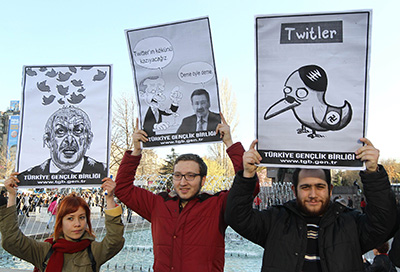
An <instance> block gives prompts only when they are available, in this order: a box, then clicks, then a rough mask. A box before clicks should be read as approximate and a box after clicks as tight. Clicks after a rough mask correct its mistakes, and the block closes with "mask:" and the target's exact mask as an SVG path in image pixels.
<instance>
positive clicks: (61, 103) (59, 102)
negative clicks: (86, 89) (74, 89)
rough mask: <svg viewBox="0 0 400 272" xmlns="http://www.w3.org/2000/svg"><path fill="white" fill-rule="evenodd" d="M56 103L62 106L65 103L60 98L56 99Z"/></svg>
mask: <svg viewBox="0 0 400 272" xmlns="http://www.w3.org/2000/svg"><path fill="white" fill-rule="evenodd" d="M57 102H58V104H60V105H64V104H65V101H64V99H62V98H60V99H58V100H57Z"/></svg>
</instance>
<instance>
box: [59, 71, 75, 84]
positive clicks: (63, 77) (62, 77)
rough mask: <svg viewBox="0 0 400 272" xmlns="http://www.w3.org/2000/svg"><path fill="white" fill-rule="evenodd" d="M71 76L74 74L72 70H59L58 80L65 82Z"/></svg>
mask: <svg viewBox="0 0 400 272" xmlns="http://www.w3.org/2000/svg"><path fill="white" fill-rule="evenodd" d="M71 76H72V74H71V73H70V72H65V73H63V72H59V73H58V78H57V80H58V81H61V82H64V81H67V80H68V79H69V78H70V77H71Z"/></svg>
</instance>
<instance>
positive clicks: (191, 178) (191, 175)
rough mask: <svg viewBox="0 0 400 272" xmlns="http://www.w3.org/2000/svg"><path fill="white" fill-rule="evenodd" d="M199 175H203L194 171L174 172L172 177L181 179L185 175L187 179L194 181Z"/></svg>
mask: <svg viewBox="0 0 400 272" xmlns="http://www.w3.org/2000/svg"><path fill="white" fill-rule="evenodd" d="M197 176H201V175H200V174H194V173H187V174H184V175H183V174H181V173H173V174H172V177H173V179H174V180H181V179H182V177H185V179H186V180H187V181H192V180H194V179H195V178H196V177H197Z"/></svg>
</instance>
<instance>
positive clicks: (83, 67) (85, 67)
mask: <svg viewBox="0 0 400 272" xmlns="http://www.w3.org/2000/svg"><path fill="white" fill-rule="evenodd" d="M92 68H93V66H82V67H81V70H90V69H92Z"/></svg>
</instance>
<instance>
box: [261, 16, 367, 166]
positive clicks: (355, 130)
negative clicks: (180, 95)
mask: <svg viewBox="0 0 400 272" xmlns="http://www.w3.org/2000/svg"><path fill="white" fill-rule="evenodd" d="M370 29H371V11H364V10H362V11H349V12H342V13H321V14H297V15H296V14H295V15H293V14H291V15H279V16H278V15H277V16H260V17H256V45H257V46H256V57H257V118H256V123H257V124H256V127H257V130H256V133H257V139H258V147H257V148H258V151H259V153H260V155H261V156H262V164H263V165H266V166H275V167H304V168H321V167H322V168H343V169H354V170H355V169H363V163H362V162H361V161H359V160H357V159H356V156H355V151H356V150H357V149H358V148H360V147H361V146H362V143H361V142H360V141H359V139H360V138H362V137H365V132H366V113H367V109H366V105H367V94H368V70H369V55H370V52H369V48H370Z"/></svg>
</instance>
